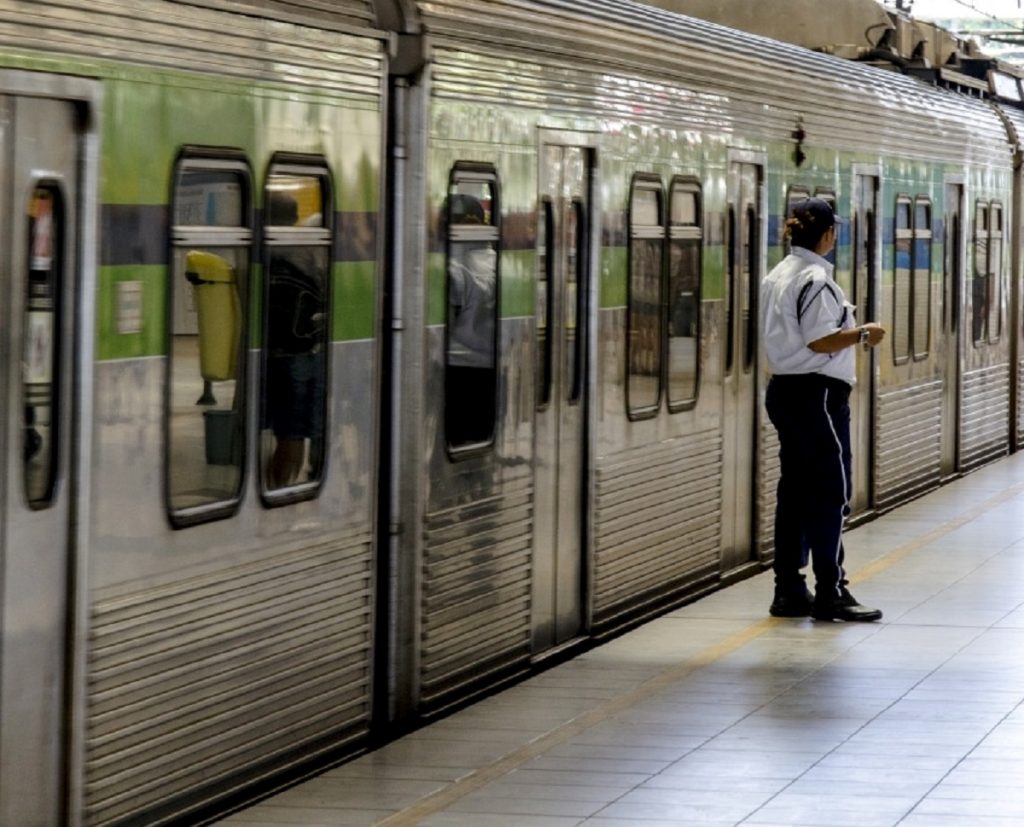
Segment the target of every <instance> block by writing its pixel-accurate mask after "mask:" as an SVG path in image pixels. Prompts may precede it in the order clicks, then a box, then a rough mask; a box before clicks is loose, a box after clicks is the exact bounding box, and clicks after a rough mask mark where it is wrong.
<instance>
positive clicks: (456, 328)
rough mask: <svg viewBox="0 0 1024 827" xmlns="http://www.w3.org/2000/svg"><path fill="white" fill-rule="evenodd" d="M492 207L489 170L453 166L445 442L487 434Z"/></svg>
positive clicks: (494, 263) (493, 334)
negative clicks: (446, 440) (446, 439)
mask: <svg viewBox="0 0 1024 827" xmlns="http://www.w3.org/2000/svg"><path fill="white" fill-rule="evenodd" d="M499 214H500V211H499V207H498V203H497V179H496V177H495V175H494V173H493V172H491V171H480V170H478V169H474V170H469V169H463V168H460V167H459V166H456V168H455V170H454V171H453V173H452V177H451V179H450V184H449V186H448V198H447V202H446V204H445V217H446V221H447V243H448V325H447V346H446V350H445V432H446V434H447V438H448V445H449V446H450V447H452V448H460V447H470V446H479V445H484V444H486V443H489V442H490V441H491V440H492V439H493V438H494V429H495V424H496V413H497V411H496V397H497V388H498V362H497V335H498V238H499V230H498V225H497V216H498V215H499Z"/></svg>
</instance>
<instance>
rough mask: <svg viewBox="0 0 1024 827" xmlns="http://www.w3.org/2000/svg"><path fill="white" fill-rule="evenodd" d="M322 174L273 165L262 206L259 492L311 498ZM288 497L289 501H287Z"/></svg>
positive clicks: (325, 229)
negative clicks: (262, 256)
mask: <svg viewBox="0 0 1024 827" xmlns="http://www.w3.org/2000/svg"><path fill="white" fill-rule="evenodd" d="M328 180H329V179H328V177H327V172H326V170H325V169H323V168H313V169H308V168H304V167H303V166H302V165H294V166H292V165H276V166H274V167H272V168H271V171H270V173H269V174H268V176H267V184H266V189H265V192H264V201H263V226H264V238H263V243H264V256H265V264H264V273H265V274H266V278H265V287H264V315H263V361H262V371H263V375H262V377H261V378H262V381H261V388H262V392H263V396H262V416H261V422H260V469H261V472H262V475H261V479H262V485H263V490H264V492H266V493H270V494H273V493H275V492H279V491H282V490H285V489H292V490H294V492H295V493H296V494H299V493H300V492H305V493H306V495H307V496H312V495H313V494H314V493H315V490H316V485H315V484H316V483H318V482H319V481H320V480H321V478H322V476H323V468H324V455H325V442H326V440H325V439H324V434H325V433H326V430H325V418H326V415H327V389H328V380H327V357H328V351H329V349H330V348H329V342H330V338H329V334H330V310H329V305H328V296H329V283H330V281H329V276H330V246H331V234H330V229H329V227H330V226H331V223H332V222H331V221H330V215H331V210H332V207H331V199H330V191H329V186H328ZM289 499H290V498H289Z"/></svg>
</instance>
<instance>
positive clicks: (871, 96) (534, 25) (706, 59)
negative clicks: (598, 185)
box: [420, 0, 1010, 165]
mask: <svg viewBox="0 0 1024 827" xmlns="http://www.w3.org/2000/svg"><path fill="white" fill-rule="evenodd" d="M420 8H421V11H422V13H423V17H424V22H425V26H426V28H427V30H428V31H429V32H430V33H431V35H432V37H433V41H434V44H435V51H434V54H435V66H434V80H435V83H434V93H435V94H437V95H439V96H452V97H458V98H462V99H471V100H474V101H478V102H484V103H491V104H493V105H498V106H506V105H510V104H511V105H518V106H524V107H531V108H542V109H547V110H555V111H559V112H564V113H565V114H582V113H592V114H597V115H602V116H607V117H620V118H625V119H626V120H628V121H630V122H635V121H640V122H643V121H648V122H650V121H666V120H667V121H670V122H672V123H673V125H676V126H678V127H681V128H700V129H706V130H709V131H711V132H713V133H716V134H731V133H733V132H735V133H738V134H741V135H744V136H747V137H749V138H751V139H761V140H778V141H787V142H789V141H792V132H793V130H794V129H795V128H796V125H797V122H798V119H801V123H802V126H803V129H804V132H805V133H806V136H807V137H806V143H807V144H808V145H817V146H828V147H832V148H836V149H843V150H848V151H858V152H861V151H865V150H869V149H871V150H874V149H880V150H883V151H888V152H892V153H895V154H899V155H903V156H905V157H907V158H920V159H927V160H930V161H950V162H962V161H967V160H970V161H976V162H982V163H984V162H995V163H1003V164H1006V165H1009V162H1010V150H1009V146H1008V144H1007V140H1006V134H1005V130H1004V128H1003V126H1002V123H1001V121H1000V120H999V118H998V116H997V115H996V113H995V112H994V111H993V109H992V108H991V107H989V106H988V105H986V104H984V103H982V102H979V101H972V100H969V99H965V98H964V97H962V96H959V95H956V94H954V93H952V92H947V91H944V90H940V89H935V88H933V87H930V86H928V85H926V84H923V83H920V82H918V81H916V80H914V79H913V78H909V77H905V76H902V75H899V74H897V73H895V72H888V71H885V70H882V69H877V68H874V67H870V66H865V65H862V64H858V63H855V62H852V61H848V60H842V59H839V58H833V57H830V56H827V55H820V54H817V53H813V52H810V51H809V50H806V49H801V48H799V47H796V46H792V45H789V44H783V43H779V42H777V41H773V40H768V39H766V38H762V37H758V36H754V35H747V34H744V33H741V32H736V31H733V30H730V29H727V28H724V27H721V26H717V25H715V24H712V23H707V22H704V21H701V20H696V19H693V18H687V17H683V16H680V15H675V14H671V13H669V12H664V11H662V10H659V9H652V8H650V7H649V6H643V5H640V4H636V3H631V2H628V0H573V2H564V1H561V0H534V2H523V1H522V0H491V2H483V0H432V2H429V3H421V4H420ZM462 50H472V51H474V52H476V53H477V54H475V55H473V56H470V55H469V54H463V53H460V52H461V51H462ZM480 53H482V55H481V54H480ZM637 77H641V78H645V79H646V80H648V83H647V84H645V85H644V86H643V87H637V86H636V84H635V82H634V81H635V78H637ZM766 101H770V102H771V105H770V106H767V105H765V102H766ZM638 104H640V105H638Z"/></svg>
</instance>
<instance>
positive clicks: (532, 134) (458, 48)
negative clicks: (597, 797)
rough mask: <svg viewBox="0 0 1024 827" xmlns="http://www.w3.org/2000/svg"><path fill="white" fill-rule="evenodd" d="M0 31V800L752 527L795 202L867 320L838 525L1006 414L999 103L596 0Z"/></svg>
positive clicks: (454, 679) (904, 493)
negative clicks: (836, 219) (871, 330)
mask: <svg viewBox="0 0 1024 827" xmlns="http://www.w3.org/2000/svg"><path fill="white" fill-rule="evenodd" d="M0 23H2V24H3V25H2V26H0V114H2V123H3V125H4V128H3V129H2V130H0V193H2V195H3V197H4V198H5V202H4V203H5V204H8V205H9V206H10V209H9V211H7V212H6V213H5V214H4V215H3V216H0V239H2V240H3V242H4V246H3V249H4V250H7V251H9V252H8V254H7V255H6V256H5V257H4V258H3V265H2V266H0V278H2V279H3V280H4V284H5V285H6V287H7V290H6V291H5V294H6V295H8V296H9V301H8V304H7V308H8V310H7V311H6V316H5V321H6V324H5V326H4V331H5V332H4V339H3V342H4V347H3V348H0V381H2V382H4V383H5V387H7V389H8V394H7V398H8V399H9V403H8V405H7V408H6V410H7V412H8V413H10V414H12V415H11V416H9V417H7V419H6V424H5V427H4V428H0V451H2V452H4V456H5V457H6V462H7V468H8V473H7V474H6V475H5V476H4V479H3V481H2V482H0V503H2V514H3V516H2V518H0V526H2V529H3V530H2V533H0V537H2V540H0V543H2V553H0V566H2V569H0V583H2V592H0V624H2V625H0V631H2V646H0V716H2V720H3V726H0V824H5V825H6V824H17V825H22V824H24V825H35V824H39V825H55V824H63V823H69V824H87V825H129V824H160V823H172V822H195V821H197V820H201V819H203V818H205V817H207V816H208V815H209V814H211V813H215V812H217V811H218V810H220V809H223V808H224V807H226V806H228V804H229V803H230V802H231V801H232V800H236V799H237V797H238V796H246V795H251V794H254V791H255V790H257V789H265V788H266V787H267V785H269V784H275V783H286V781H287V780H288V779H291V778H294V777H296V775H297V774H300V773H302V772H305V771H309V770H311V769H312V768H316V767H319V766H322V765H323V764H324V763H325V762H327V761H331V760H339V759H340V758H343V757H345V756H347V755H351V754H352V753H353V752H355V751H357V750H360V749H364V748H366V747H367V746H368V745H370V744H372V743H374V742H375V739H378V738H387V737H389V736H390V735H392V734H394V733H397V732H400V731H403V730H404V729H405V728H407V727H408V726H410V725H414V724H415V723H416V722H417V721H420V720H423V719H426V718H429V717H431V716H436V715H438V714H441V713H443V712H444V711H445V710H446V709H449V708H451V707H452V706H453V705H455V704H460V703H464V702H466V701H467V700H468V699H471V698H473V697H475V696H476V695H477V694H478V693H481V692H485V691H489V690H491V689H493V688H494V687H496V686H498V685H499V684H501V683H502V682H504V681H508V680H511V679H514V678H516V677H517V676H520V675H522V674H525V673H526V672H527V671H529V670H531V669H535V668H538V667H540V666H542V665H543V664H544V663H546V662H549V661H550V660H551V659H553V658H557V657H559V656H561V655H562V654H563V653H566V652H571V651H574V650H575V649H576V648H578V647H581V646H585V645H587V644H588V643H589V642H590V641H593V640H596V639H599V638H601V637H604V636H607V635H611V634H615V633H616V632H618V631H620V630H622V629H624V628H626V627H627V626H629V625H630V624H633V623H636V622H638V621H639V620H640V619H641V618H643V617H646V616H648V615H650V614H652V613H655V612H658V611H661V610H663V609H665V608H666V607H669V606H672V605H678V604H679V603H681V602H683V601H686V600H690V599H693V598H694V597H695V596H696V595H699V594H701V593H704V592H706V591H709V590H713V589H716V588H720V587H721V586H722V585H724V584H727V583H729V582H731V581H733V580H736V579H738V578H741V577H745V576H749V575H751V574H754V573H756V572H759V571H761V570H762V569H763V568H764V567H766V566H767V565H769V564H770V561H771V555H772V545H771V543H772V541H771V534H772V508H773V497H774V491H773V489H774V484H775V475H776V473H777V470H776V468H777V463H776V459H775V452H776V446H775V441H774V435H773V434H772V432H771V429H770V428H769V427H768V426H767V423H766V418H765V417H764V416H763V414H762V408H763V405H762V395H763V390H764V372H763V366H762V362H761V356H760V353H759V350H758V344H757V285H758V282H759V280H760V278H761V277H762V276H763V274H764V273H765V272H766V270H767V268H768V267H770V266H771V265H772V264H774V263H775V262H776V261H777V260H779V258H780V257H781V256H782V255H783V253H784V251H785V244H784V240H783V238H782V232H781V228H782V226H783V224H784V221H785V218H786V215H787V212H788V210H789V205H790V204H791V202H792V201H793V200H794V199H795V198H797V197H800V196H802V195H807V194H817V195H819V196H821V197H825V198H828V199H831V200H832V201H833V203H834V204H836V206H837V208H838V210H839V212H840V214H845V215H846V216H848V217H849V223H848V224H847V225H845V229H844V231H843V234H842V235H841V238H840V243H839V245H838V248H837V251H836V265H837V274H838V278H839V280H840V282H841V283H842V285H843V287H844V290H846V291H847V293H848V294H849V295H850V296H851V297H853V301H854V302H856V304H857V305H858V318H859V319H860V320H861V321H867V320H875V319H877V320H879V321H881V322H882V323H883V324H884V325H886V327H887V328H888V329H889V331H890V336H889V339H887V340H886V342H885V343H884V345H883V347H881V348H879V349H878V350H876V351H874V352H872V353H870V354H862V355H861V358H860V360H859V363H860V368H859V371H860V372H859V383H858V386H857V390H856V392H855V395H854V399H853V407H854V430H855V451H856V460H855V461H856V464H857V467H858V469H859V472H860V473H859V476H858V478H857V487H856V490H855V497H854V501H853V503H852V505H853V510H854V514H855V517H856V518H858V519H869V518H870V517H871V516H872V515H873V514H875V513H878V512H879V511H880V510H884V509H887V508H891V507H893V506H894V505H896V504H898V503H900V502H904V501H906V500H907V499H908V498H910V497H913V496H916V495H917V494H919V493H921V492H922V491H925V490H928V488H930V487H932V486H934V485H938V484H940V483H941V481H942V480H943V479H944V478H947V477H949V476H951V475H954V474H957V473H961V472H964V471H968V470H970V469H971V468H974V467H977V466H978V465H979V464H981V463H984V462H987V461H990V460H991V459H993V458H995V457H997V456H1000V455H1001V454H1003V453H1005V452H1007V451H1008V450H1012V449H1013V448H1014V447H1015V445H1016V443H1017V442H1019V440H1020V438H1021V437H1020V434H1021V433H1022V431H1024V424H1022V423H1024V419H1022V417H1024V414H1022V413H1021V410H1022V408H1024V405H1022V404H1021V403H1020V402H1019V401H1018V396H1019V395H1020V394H1021V393H1022V392H1024V391H1022V387H1024V381H1022V379H1024V363H1022V361H1021V360H1022V354H1021V347H1020V337H1021V334H1020V327H1021V323H1020V318H1021V307H1020V306H1021V301H1022V298H1021V295H1020V291H1019V283H1020V278H1019V274H1020V267H1021V258H1020V253H1019V248H1020V241H1021V232H1020V226H1021V222H1020V218H1019V216H1020V215H1021V201H1022V195H1021V193H1022V191H1024V186H1022V173H1021V170H1020V166H1019V162H1017V161H1016V160H1015V158H1019V150H1020V149H1021V146H1020V141H1019V136H1020V135H1021V134H1024V132H1022V131H1021V130H1022V129H1024V115H1021V113H1020V111H1018V110H1017V109H1014V108H1013V107H1011V106H1002V107H1001V108H997V107H995V106H993V105H991V104H989V103H988V102H984V101H981V100H977V99H972V98H969V97H965V96H961V95H957V94H955V93H953V92H950V91H947V90H942V89H937V88H933V87H930V86H928V85H926V84H923V83H920V82H918V81H916V80H914V79H912V78H909V77H905V76H902V75H900V74H899V73H896V72H887V71H883V70H880V69H877V68H872V67H869V66H864V65H859V64H855V63H851V62H848V61H843V60H840V59H838V58H833V57H829V56H826V55H820V54H814V53H811V52H808V51H806V50H804V49H800V48H797V47H792V46H786V45H783V44H779V43H777V42H774V41H771V40H767V39H765V38H760V37H756V36H751V35H745V34H742V33H739V32H735V31H732V30H729V29H727V28H724V27H722V26H717V25H713V24H709V23H703V22H700V21H697V20H693V19H689V18H684V17H681V16H679V15H676V14H672V13H669V12H665V11H659V10H655V9H652V8H649V7H647V6H644V5H641V4H639V3H636V2H631V0H617V1H616V2H612V0H578V2H575V3H566V2H564V0H460V2H455V0H432V1H431V2H429V3H427V2H423V3H418V2H414V0H332V2H330V3H328V2H324V0H232V1H231V2H223V0H190V2H187V3H185V2H175V1H174V0H138V2H128V0H107V1H106V2H104V3H101V4H88V3H85V2H82V1H81V0H62V2H49V0H40V1H39V2H36V3H32V4H24V3H15V4H10V3H8V4H0ZM1015 152H1016V153H1018V154H1017V155H1016V156H1015V155H1014V153H1015ZM15 411H17V414H18V415H17V416H14V415H13V413H14V412H15ZM766 609H767V607H766Z"/></svg>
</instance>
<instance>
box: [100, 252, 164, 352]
mask: <svg viewBox="0 0 1024 827" xmlns="http://www.w3.org/2000/svg"><path fill="white" fill-rule="evenodd" d="M166 274H167V268H166V267H164V266H163V265H151V266H147V267H142V266H138V267H135V266H129V267H101V268H100V270H99V284H98V286H97V293H96V339H97V341H96V354H97V358H98V359H99V360H101V361H102V360H107V359H131V358H142V357H146V356H162V355H163V354H164V352H165V345H166V331H167V321H166V319H167V315H166V312H167V298H166V292H165V287H164V285H165V284H166ZM120 282H139V283H140V284H141V285H142V296H141V302H142V306H141V330H139V331H138V332H133V333H119V332H118V296H119V292H118V287H117V285H118V283H120Z"/></svg>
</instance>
